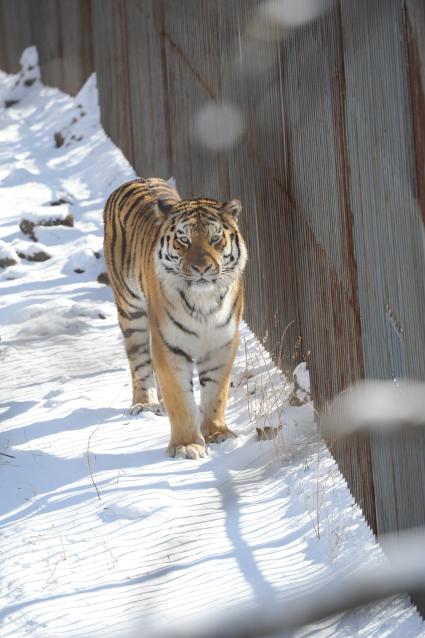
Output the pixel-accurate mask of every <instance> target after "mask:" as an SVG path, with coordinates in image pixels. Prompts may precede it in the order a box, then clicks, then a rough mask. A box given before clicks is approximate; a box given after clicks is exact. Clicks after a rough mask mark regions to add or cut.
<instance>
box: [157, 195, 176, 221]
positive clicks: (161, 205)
mask: <svg viewBox="0 0 425 638" xmlns="http://www.w3.org/2000/svg"><path fill="white" fill-rule="evenodd" d="M175 203H176V202H174V201H172V200H169V199H162V198H161V197H160V198H159V199H158V201H157V215H158V217H160V218H161V219H165V218H166V217H168V215H169V214H170V212H171V210H172V208H173V206H174V204H175Z"/></svg>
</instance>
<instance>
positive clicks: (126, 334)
mask: <svg viewBox="0 0 425 638" xmlns="http://www.w3.org/2000/svg"><path fill="white" fill-rule="evenodd" d="M147 331H148V329H147V328H127V330H123V331H122V333H123V336H124V337H126V338H127V337H131V336H132V335H134V333H136V332H141V333H143V332H147Z"/></svg>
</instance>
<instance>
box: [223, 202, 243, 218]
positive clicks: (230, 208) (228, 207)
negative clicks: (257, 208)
mask: <svg viewBox="0 0 425 638" xmlns="http://www.w3.org/2000/svg"><path fill="white" fill-rule="evenodd" d="M241 211H242V204H241V202H240V200H239V199H231V200H230V202H227V203H226V204H224V206H223V208H222V212H223V213H228V214H229V215H232V216H233V217H234V218H235V219H237V218H238V217H239V215H240V213H241Z"/></svg>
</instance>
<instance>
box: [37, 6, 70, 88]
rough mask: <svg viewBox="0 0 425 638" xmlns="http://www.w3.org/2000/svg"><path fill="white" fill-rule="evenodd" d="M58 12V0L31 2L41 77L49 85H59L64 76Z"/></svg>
mask: <svg viewBox="0 0 425 638" xmlns="http://www.w3.org/2000/svg"><path fill="white" fill-rule="evenodd" d="M58 12H59V5H58V3H57V2H56V0H43V2H29V20H30V24H31V33H32V40H33V44H35V46H36V47H37V49H38V56H39V62H40V70H41V79H42V81H43V82H44V84H47V85H49V86H58V83H59V82H60V79H61V78H63V76H64V65H63V52H62V40H61V34H60V30H59V14H58Z"/></svg>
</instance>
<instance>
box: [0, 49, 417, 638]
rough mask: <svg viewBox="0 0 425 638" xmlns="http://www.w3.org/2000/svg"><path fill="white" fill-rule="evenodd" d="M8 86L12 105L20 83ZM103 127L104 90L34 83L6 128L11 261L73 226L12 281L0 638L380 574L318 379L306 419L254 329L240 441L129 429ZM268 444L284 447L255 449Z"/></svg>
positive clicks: (286, 593)
mask: <svg viewBox="0 0 425 638" xmlns="http://www.w3.org/2000/svg"><path fill="white" fill-rule="evenodd" d="M32 51H33V52H32V53H30V54H29V55H30V56H32V57H31V60H32V63H34V59H35V58H34V55H35V54H34V50H32ZM24 61H25V64H27V62H28V54H27V56H26V57H25V58H24ZM30 66H31V64H30ZM31 71H32V72H34V69H32V70H31ZM34 73H35V75H36V74H37V71H35V72H34ZM0 80H1V84H0V103H3V102H4V100H5V99H7V98H8V96H9V97H10V95H11V91H12V89H13V85H14V82H15V81H16V78H15V77H13V76H6V75H4V74H3V75H2V76H1V78H0ZM79 105H81V107H79ZM82 112H84V113H85V114H84V115H82ZM76 113H77V114H78V113H79V116H78V117H77V116H76ZM75 117H77V120H76V121H73V120H74V118H75ZM99 121H100V120H99V111H98V106H97V94H96V89H95V78H94V76H92V77H91V78H89V80H88V83H87V85H86V86H85V87H84V88H83V89H82V91H81V92H80V94H79V95H78V96H77V97H76V98H71V97H69V96H67V95H64V94H63V93H61V92H59V91H58V90H55V89H51V88H47V87H44V86H42V85H41V83H40V82H38V81H36V82H34V83H33V84H31V86H25V91H24V89H23V88H22V91H21V93H20V94H19V103H18V104H15V105H14V106H10V107H9V108H5V109H4V110H3V111H0V123H1V130H0V138H1V143H2V147H1V151H0V176H1V180H2V181H1V189H0V211H1V218H0V237H1V240H2V241H3V242H4V244H2V246H6V248H5V250H15V248H7V247H11V246H12V247H15V246H18V245H19V243H20V242H22V241H23V240H24V237H23V235H22V233H21V231H20V230H19V220H20V218H21V214H22V213H23V212H25V211H33V210H38V208H39V207H40V206H46V207H47V206H49V204H50V203H51V202H52V201H58V200H64V201H65V202H67V203H68V204H67V205H69V206H70V208H71V211H72V214H73V216H74V219H75V224H74V227H73V228H68V227H65V226H55V227H43V228H41V227H37V238H38V239H40V241H42V242H43V244H45V245H46V246H47V247H48V251H49V253H50V254H51V259H49V260H48V261H45V262H41V263H36V262H27V261H19V262H18V264H17V265H16V266H10V267H8V268H5V269H4V272H3V273H0V287H1V292H2V294H1V297H0V325H1V341H0V359H1V363H2V369H3V370H5V371H6V370H7V374H5V375H4V377H3V380H2V384H1V393H2V397H1V408H0V410H1V412H2V425H1V430H0V451H1V452H3V453H4V454H8V455H11V456H0V474H1V477H0V525H1V546H0V551H1V560H2V569H1V577H2V589H1V595H0V597H1V606H0V608H1V611H0V619H1V621H2V624H1V626H0V638H12V637H13V638H24V637H28V636H30V637H31V638H41V637H43V638H60V637H61V636H73V637H77V636H78V637H81V638H82V637H84V638H88V637H92V636H93V637H97V636H99V637H100V636H102V637H103V638H108V637H111V638H112V637H116V636H130V635H139V633H138V631H139V629H141V631H142V632H143V635H144V636H148V635H149V633H150V631H151V630H152V631H153V630H159V629H161V628H162V629H167V628H168V627H170V626H172V625H173V623H177V622H178V621H179V620H184V621H187V619H188V618H196V619H199V618H200V617H202V616H203V615H204V614H205V613H206V612H207V611H208V612H211V611H214V612H215V613H217V614H218V613H222V612H223V611H225V610H227V609H230V608H234V607H235V606H240V607H242V608H243V607H244V606H245V607H246V608H248V607H249V606H250V605H252V604H253V603H254V602H257V603H258V602H261V600H264V601H268V602H269V603H270V601H273V600H275V601H281V600H285V599H290V597H291V596H292V595H294V593H300V592H301V591H304V590H305V591H311V589H312V588H313V587H320V588H324V587H326V584H327V583H328V582H330V581H331V580H332V579H333V578H336V577H341V578H342V577H346V576H347V575H349V574H350V573H354V572H356V571H357V569H358V568H359V566H360V565H362V566H363V567H365V566H369V567H370V569H371V570H373V569H374V566H375V565H377V564H378V563H380V562H381V561H382V560H383V559H382V552H381V549H380V548H379V546H378V545H377V544H376V543H375V541H374V538H373V535H372V533H371V531H370V530H369V528H368V526H367V525H366V523H365V521H364V518H363V516H362V514H361V511H360V510H359V508H358V507H357V506H356V505H355V503H354V502H353V499H352V497H351V495H350V493H349V491H348V489H347V487H346V484H345V482H344V480H343V478H342V477H341V475H340V473H339V471H338V469H337V467H336V464H335V462H334V461H333V459H332V457H331V456H330V454H329V452H328V451H327V449H326V447H325V446H324V445H323V444H322V443H321V442H320V440H319V439H318V435H317V432H316V429H315V425H314V419H313V406H312V405H311V404H310V403H309V400H308V389H309V386H308V378H307V374H308V373H307V371H306V368H305V366H304V367H303V368H299V369H298V370H297V374H296V379H297V383H298V387H297V392H298V393H301V395H300V394H298V395H297V396H298V398H300V396H301V398H302V397H304V398H303V400H302V401H301V400H300V401H298V403H297V407H296V406H291V405H290V403H289V400H288V399H289V397H290V396H291V393H292V392H293V391H294V384H293V383H292V382H291V381H290V380H288V379H286V378H285V377H284V376H283V374H282V373H281V372H280V371H279V370H276V369H275V368H274V367H273V365H272V364H271V362H270V359H269V356H268V354H267V353H266V352H265V351H264V349H263V348H262V347H261V345H260V344H259V343H258V341H257V340H256V339H255V337H254V336H253V335H252V333H251V332H250V330H249V328H248V327H247V326H246V325H245V324H243V325H242V339H241V347H240V349H239V353H238V356H237V359H236V362H235V367H234V372H233V387H232V392H231V397H230V401H229V406H228V411H227V416H228V424H229V427H231V429H232V430H235V431H236V432H237V433H238V438H237V439H234V440H228V441H226V442H225V443H224V444H222V445H220V446H217V445H215V446H212V448H211V455H210V456H209V457H208V458H207V459H203V460H200V461H189V460H187V461H182V460H175V459H170V458H168V457H167V456H166V455H165V448H166V445H167V442H168V436H169V424H168V419H167V417H161V416H155V415H153V414H152V413H142V414H141V415H140V416H138V417H130V416H129V413H128V408H129V405H130V400H131V386H130V375H129V371H128V366H127V361H126V356H125V352H124V347H123V343H122V338H121V335H120V332H119V329H118V325H117V319H116V310H115V307H114V304H113V300H112V294H111V290H110V289H109V288H108V287H106V286H102V285H100V284H98V283H97V281H96V279H97V275H98V274H99V273H100V272H102V271H103V269H104V266H103V262H102V232H103V230H102V208H103V204H104V202H105V200H106V198H107V196H108V195H109V194H110V192H111V191H112V190H113V189H114V188H116V187H117V186H118V185H119V184H121V183H122V182H124V181H126V180H129V179H132V178H134V177H135V173H134V171H133V169H132V167H131V166H130V165H129V164H128V162H127V161H126V160H125V158H124V157H123V155H122V154H121V152H120V151H119V150H118V149H117V148H116V147H114V145H113V144H112V142H111V141H110V140H109V139H108V138H107V137H106V135H105V134H104V132H103V131H102V129H101V126H100V123H99ZM57 132H61V133H62V135H63V138H64V140H65V142H64V143H63V144H62V145H61V146H60V147H57V146H56V145H55V133H57ZM72 136H74V139H72ZM78 138H80V139H78ZM54 208H58V207H57V206H56V207H54ZM54 208H53V210H54ZM76 271H80V272H76ZM81 271H83V272H81ZM266 427H268V428H271V429H272V430H273V431H274V432H275V433H276V436H272V438H271V440H258V437H257V428H260V429H264V428H266ZM142 622H143V624H142V625H141V624H140V623H142ZM135 632H136V633H135ZM312 634H314V635H318V636H319V635H320V636H337V637H341V638H342V637H343V636H344V637H345V636H354V635H358V636H365V637H366V636H367V637H370V636H375V637H376V638H378V637H379V638H381V637H382V636H391V637H397V638H406V637H407V638H409V637H417V636H425V629H424V625H423V623H422V621H421V620H420V618H419V615H418V614H417V612H416V611H415V609H414V608H413V607H412V606H411V605H410V603H409V600H408V598H407V597H406V596H398V597H393V598H391V599H389V600H386V601H384V602H382V603H380V604H375V605H373V606H372V607H370V608H369V609H361V610H358V611H356V612H352V613H347V614H344V615H342V616H341V615H340V616H338V617H335V618H332V619H329V620H327V621H326V622H325V623H321V624H320V626H317V627H315V628H312V627H309V628H304V629H303V630H299V631H298V632H296V634H294V635H297V636H306V635H312Z"/></svg>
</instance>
